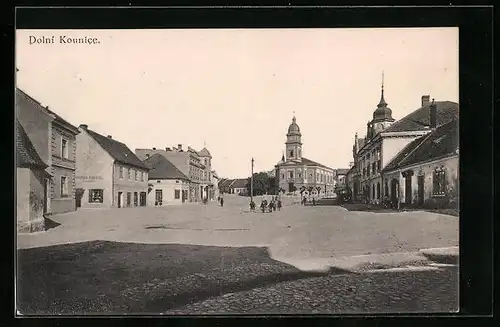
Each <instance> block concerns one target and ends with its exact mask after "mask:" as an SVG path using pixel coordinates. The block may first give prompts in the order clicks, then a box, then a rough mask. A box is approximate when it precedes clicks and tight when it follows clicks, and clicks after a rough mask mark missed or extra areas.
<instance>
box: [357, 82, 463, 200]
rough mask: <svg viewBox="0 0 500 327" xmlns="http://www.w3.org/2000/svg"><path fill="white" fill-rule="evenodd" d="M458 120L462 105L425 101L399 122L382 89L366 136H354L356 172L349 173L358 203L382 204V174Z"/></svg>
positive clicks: (423, 97) (383, 190)
mask: <svg viewBox="0 0 500 327" xmlns="http://www.w3.org/2000/svg"><path fill="white" fill-rule="evenodd" d="M454 117H458V104H457V103H455V102H451V101H440V102H434V101H433V102H432V103H431V102H430V96H429V95H424V96H422V97H421V106H420V108H419V109H417V110H415V111H413V112H412V113H410V114H409V115H407V116H405V117H403V118H402V119H400V120H398V121H395V119H394V118H392V110H391V109H390V108H389V107H388V105H387V103H386V101H385V99H384V89H383V86H382V91H381V98H380V102H379V104H378V105H377V109H376V110H375V111H374V113H373V119H372V120H371V121H369V122H368V123H367V131H366V136H365V137H364V138H361V139H360V138H358V135H357V133H356V134H355V136H354V145H353V159H354V162H353V165H354V167H353V169H351V170H350V172H349V175H350V176H349V184H348V187H349V189H350V190H351V191H352V197H353V199H354V200H355V201H363V202H370V203H380V202H381V201H382V200H383V198H384V194H385V185H384V180H383V176H382V173H381V172H382V170H383V169H384V168H385V167H386V166H387V164H388V163H389V162H390V161H391V160H392V159H393V158H394V157H395V156H397V155H398V153H400V151H401V150H403V149H404V148H405V147H406V146H407V145H408V144H410V143H411V142H413V141H414V140H415V139H417V138H419V137H421V136H424V135H427V134H428V133H429V132H430V131H432V129H433V128H435V126H437V125H440V124H443V123H446V122H448V121H450V120H452V119H454Z"/></svg>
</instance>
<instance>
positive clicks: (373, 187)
mask: <svg viewBox="0 0 500 327" xmlns="http://www.w3.org/2000/svg"><path fill="white" fill-rule="evenodd" d="M372 198H373V199H375V184H373V185H372Z"/></svg>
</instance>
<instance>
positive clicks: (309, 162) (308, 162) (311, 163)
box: [285, 157, 334, 170]
mask: <svg viewBox="0 0 500 327" xmlns="http://www.w3.org/2000/svg"><path fill="white" fill-rule="evenodd" d="M285 164H286V165H300V166H318V167H323V168H327V169H331V170H334V169H332V168H330V167H328V166H325V165H322V164H320V163H318V162H316V161H313V160H311V159H307V158H304V157H302V160H301V161H297V162H295V161H288V162H285Z"/></svg>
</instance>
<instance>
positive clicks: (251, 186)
mask: <svg viewBox="0 0 500 327" xmlns="http://www.w3.org/2000/svg"><path fill="white" fill-rule="evenodd" d="M253 161H254V160H253V157H252V175H251V177H250V202H253Z"/></svg>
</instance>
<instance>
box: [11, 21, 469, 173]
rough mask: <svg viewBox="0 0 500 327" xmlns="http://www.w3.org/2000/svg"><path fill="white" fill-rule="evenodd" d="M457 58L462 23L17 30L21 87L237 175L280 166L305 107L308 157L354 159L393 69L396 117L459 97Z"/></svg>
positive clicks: (64, 109) (97, 122) (99, 128)
mask: <svg viewBox="0 0 500 327" xmlns="http://www.w3.org/2000/svg"><path fill="white" fill-rule="evenodd" d="M52 36H54V40H55V41H54V43H36V42H35V43H33V44H30V39H31V40H33V39H35V38H37V39H40V38H42V37H45V38H46V39H50V38H51V37H52ZM61 36H67V37H80V38H83V37H85V36H86V37H87V38H91V39H93V38H95V39H94V40H96V42H95V43H93V44H88V43H87V44H67V43H66V44H64V43H60V42H59V41H60V37H61ZM458 66H459V63H458V28H405V29H401V28H397V29H396V28H384V29H373V28H363V29H189V30H182V29H168V30H163V29H158V30H17V31H16V67H17V68H18V69H19V71H18V72H17V73H16V82H17V86H18V87H20V88H21V89H23V90H24V91H25V92H27V93H28V94H29V95H31V96H32V97H34V98H35V99H37V100H38V101H40V102H41V103H42V104H43V105H47V106H49V108H50V109H51V110H52V111H54V112H56V113H57V114H59V115H60V116H62V117H63V118H64V119H66V120H68V121H69V122H71V123H72V124H73V125H75V126H78V125H79V124H87V125H89V129H92V130H94V131H96V132H98V133H101V134H103V135H112V136H113V138H114V139H116V140H119V141H120V142H123V143H125V144H126V145H127V146H128V147H129V148H130V149H131V150H132V151H134V150H135V149H136V148H152V147H156V148H165V147H172V146H176V145H177V144H183V147H185V148H187V146H191V147H192V148H194V149H197V150H201V149H202V148H203V147H204V146H206V147H207V148H208V150H209V151H210V153H211V154H212V157H213V159H212V167H213V169H215V170H216V171H217V173H218V175H219V176H221V177H227V178H238V177H247V176H249V175H250V169H251V158H252V157H254V158H255V166H254V171H256V172H257V171H267V170H271V169H273V168H274V165H275V164H276V163H277V162H278V161H279V160H280V159H281V156H282V154H283V150H284V147H285V140H286V132H287V129H288V126H289V124H290V123H291V122H292V117H293V116H294V115H295V116H296V119H297V124H298V125H299V126H300V130H301V132H302V142H303V146H302V154H303V156H304V157H306V158H308V159H311V160H314V161H317V162H319V163H321V164H324V165H327V166H329V167H332V168H348V167H349V162H351V161H352V160H353V159H352V145H353V142H354V134H355V133H356V132H357V133H358V135H359V136H360V137H363V136H364V135H365V134H366V123H367V122H368V121H369V120H370V119H371V118H372V115H373V111H374V110H375V109H376V108H377V104H378V102H379V100H380V89H381V83H382V72H384V74H383V75H384V95H385V100H386V102H387V103H388V104H389V107H390V108H391V109H392V112H393V118H395V119H396V120H397V119H400V118H402V117H404V116H405V115H407V114H408V113H410V112H412V111H413V110H416V109H417V108H419V107H420V101H421V96H422V95H426V94H428V95H430V96H431V98H435V99H436V101H444V100H449V101H455V102H458V98H459V90H458Z"/></svg>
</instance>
